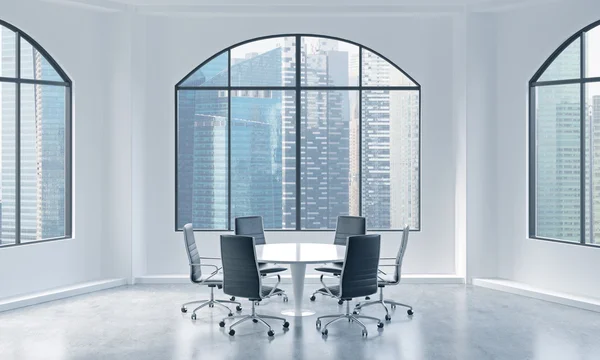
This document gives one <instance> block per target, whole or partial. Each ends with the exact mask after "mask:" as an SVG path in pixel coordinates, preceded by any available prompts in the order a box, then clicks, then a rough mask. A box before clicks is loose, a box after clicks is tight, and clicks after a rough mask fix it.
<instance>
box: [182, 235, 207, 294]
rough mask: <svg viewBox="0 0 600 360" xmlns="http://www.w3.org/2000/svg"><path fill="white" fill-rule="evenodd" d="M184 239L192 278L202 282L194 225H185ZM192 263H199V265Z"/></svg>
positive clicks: (194, 280)
mask: <svg viewBox="0 0 600 360" xmlns="http://www.w3.org/2000/svg"><path fill="white" fill-rule="evenodd" d="M183 241H184V243H185V251H186V252H187V256H188V261H189V264H190V280H191V281H192V282H195V283H196V282H200V278H201V277H202V270H201V266H199V265H200V254H199V253H198V247H197V246H196V239H195V238H194V227H193V225H192V224H185V225H184V226H183ZM192 264H198V266H194V265H192Z"/></svg>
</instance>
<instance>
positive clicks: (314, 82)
mask: <svg viewBox="0 0 600 360" xmlns="http://www.w3.org/2000/svg"><path fill="white" fill-rule="evenodd" d="M301 41H302V47H301V51H302V70H301V71H302V85H305V86H358V46H356V45H352V44H350V43H347V42H344V41H338V40H333V39H328V38H319V37H302V38H301Z"/></svg>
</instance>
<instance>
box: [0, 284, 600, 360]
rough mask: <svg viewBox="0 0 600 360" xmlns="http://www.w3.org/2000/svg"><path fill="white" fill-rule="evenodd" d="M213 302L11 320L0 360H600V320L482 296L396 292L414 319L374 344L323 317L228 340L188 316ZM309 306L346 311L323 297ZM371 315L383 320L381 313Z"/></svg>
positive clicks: (209, 322) (178, 289)
mask: <svg viewBox="0 0 600 360" xmlns="http://www.w3.org/2000/svg"><path fill="white" fill-rule="evenodd" d="M311 287H313V285H309V284H307V285H306V290H305V293H306V292H308V291H309V289H310V288H311ZM284 288H285V287H284ZM288 291H291V290H288ZM207 294H208V291H207V289H204V288H201V287H199V286H194V285H136V286H130V287H120V288H116V289H112V290H106V291H101V292H96V293H93V294H88V295H83V296H78V297H74V298H70V299H65V300H60V301H55V302H50V303H46V304H41V305H36V306H31V307H28V308H23V309H19V310H13V311H7V312H3V313H0V359H2V360H9V359H19V360H29V359H44V360H52V359H144V360H145V359H182V360H185V359H203V360H204V359H207V360H214V359H277V360H281V359H307V360H308V359H316V358H320V359H394V360H397V359H435V360H438V359H439V360H442V359H457V360H466V359H474V360H485V359H511V360H517V359H536V360H537V359H539V360H552V359H561V360H578V359H587V360H598V359H600V314H599V313H594V312H590V311H584V310H579V309H575V308H570V307H566V306H561V305H557V304H552V303H548V302H544V301H539V300H534V299H529V298H525V297H520V296H517V295H511V294H506V293H502V292H496V291H493V290H488V289H482V288H473V287H468V286H467V287H465V286H459V285H401V286H399V287H396V288H395V289H389V291H387V295H389V296H388V297H391V298H395V299H396V300H398V301H401V302H406V303H410V304H412V305H413V306H414V307H415V315H414V316H413V317H412V318H409V317H408V316H407V315H406V312H405V311H404V310H403V309H401V308H397V309H396V313H395V314H394V315H393V319H392V321H391V322H390V323H388V324H386V326H385V328H384V329H383V330H382V331H377V328H376V325H375V323H373V322H371V323H367V326H368V328H369V336H368V337H367V338H362V337H361V334H360V328H359V327H358V326H356V325H353V324H351V323H348V322H346V321H340V322H338V323H336V324H335V325H332V326H331V327H330V332H329V336H328V337H327V338H322V337H321V334H320V332H319V331H317V330H316V329H315V325H314V324H315V319H316V317H315V316H311V317H305V318H302V319H293V318H289V321H290V323H291V326H290V329H289V331H287V332H284V331H283V330H282V328H281V325H280V324H278V323H277V322H273V323H272V326H273V328H274V329H275V331H276V334H275V336H274V337H273V338H271V339H269V338H268V337H267V334H266V331H265V328H264V327H262V326H261V325H260V324H253V323H251V322H250V323H246V324H244V325H242V326H241V327H239V328H238V329H237V333H236V335H235V336H234V337H230V336H229V335H228V334H227V332H226V331H224V330H223V329H221V328H220V327H219V326H218V322H219V320H220V319H221V318H222V317H223V316H226V313H225V312H223V311H221V310H219V309H217V308H213V309H209V308H204V309H203V310H201V311H200V312H199V313H198V320H196V321H195V322H194V321H191V320H190V317H189V313H188V314H185V315H184V314H182V313H181V312H180V310H179V305H180V304H181V303H182V302H185V301H189V300H190V299H195V298H196V299H197V298H201V297H205V296H206V295H207ZM219 296H220V297H223V296H222V294H220V293H219ZM308 296H310V294H308V295H306V296H305V297H308ZM243 305H244V312H247V311H248V310H249V304H248V302H247V301H246V302H243ZM291 306H292V297H291V296H290V302H289V303H287V304H285V303H282V301H281V299H280V298H275V299H271V300H268V301H265V302H264V303H263V304H262V305H261V306H259V307H258V311H259V312H263V313H265V314H276V315H279V312H280V311H281V310H282V309H286V308H289V307H291ZM306 307H308V308H311V309H313V310H315V311H317V312H318V313H319V314H328V313H336V312H339V311H341V310H342V309H343V308H342V307H341V306H338V305H337V303H336V302H335V301H332V300H331V299H326V298H322V297H319V298H318V299H317V301H315V302H314V303H310V302H308V301H306ZM364 313H365V314H370V315H375V316H382V311H381V310H380V309H378V308H369V309H365V310H364Z"/></svg>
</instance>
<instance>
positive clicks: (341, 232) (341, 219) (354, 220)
mask: <svg viewBox="0 0 600 360" xmlns="http://www.w3.org/2000/svg"><path fill="white" fill-rule="evenodd" d="M366 233H367V219H366V218H364V217H362V216H346V215H344V216H338V218H337V224H336V227H335V237H334V238H333V244H334V245H342V246H345V245H346V241H347V240H348V236H354V235H365V234H366ZM343 265H344V262H334V263H331V264H327V265H325V266H321V267H318V268H315V270H317V271H319V272H322V273H323V274H322V275H321V277H320V280H321V285H323V287H327V285H326V284H325V282H323V278H324V276H325V274H329V275H332V276H336V277H337V276H340V275H341V274H342V266H343ZM317 294H321V295H325V296H330V295H329V294H327V293H322V292H319V290H317V291H315V292H314V293H313V294H312V296H311V297H310V301H315V300H316V296H315V295H317ZM343 303H344V301H343V300H339V301H338V304H339V305H342V304H343Z"/></svg>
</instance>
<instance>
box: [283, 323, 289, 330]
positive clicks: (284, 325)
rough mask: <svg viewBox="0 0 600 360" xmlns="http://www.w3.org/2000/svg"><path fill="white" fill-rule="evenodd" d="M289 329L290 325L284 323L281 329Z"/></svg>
mask: <svg viewBox="0 0 600 360" xmlns="http://www.w3.org/2000/svg"><path fill="white" fill-rule="evenodd" d="M289 327H290V323H289V322H287V321H286V322H284V323H283V328H284V329H287V328H289Z"/></svg>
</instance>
